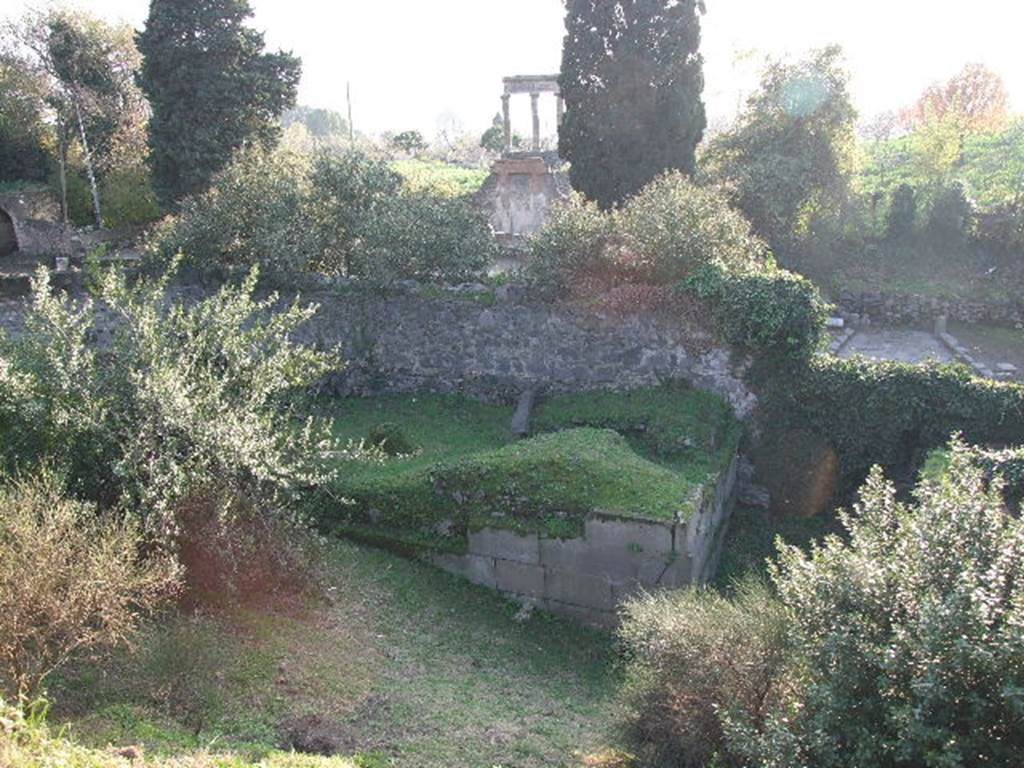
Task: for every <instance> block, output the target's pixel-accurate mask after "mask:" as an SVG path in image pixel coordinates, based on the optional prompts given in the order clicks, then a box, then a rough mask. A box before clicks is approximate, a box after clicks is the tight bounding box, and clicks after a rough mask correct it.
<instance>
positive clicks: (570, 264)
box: [527, 173, 767, 293]
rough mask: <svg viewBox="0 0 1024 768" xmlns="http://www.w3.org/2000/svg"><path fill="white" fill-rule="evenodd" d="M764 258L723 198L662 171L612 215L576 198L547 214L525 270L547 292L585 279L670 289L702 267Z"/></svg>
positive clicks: (751, 262)
mask: <svg viewBox="0 0 1024 768" xmlns="http://www.w3.org/2000/svg"><path fill="white" fill-rule="evenodd" d="M766 256H767V250H766V248H765V245H764V243H763V242H762V241H760V240H759V239H758V238H756V237H754V235H753V234H752V233H751V231H750V225H749V224H748V223H747V222H746V221H745V220H744V219H743V217H742V216H741V215H740V214H738V213H737V212H736V211H734V210H732V209H731V208H730V207H729V204H728V201H727V200H726V198H725V196H723V195H722V194H720V193H719V192H717V191H715V190H712V189H705V188H702V187H698V186H697V185H695V184H694V183H693V182H692V181H690V180H689V179H687V178H686V177H685V176H683V175H682V174H680V173H668V174H665V175H663V176H661V177H659V178H657V179H655V180H654V181H653V182H651V183H650V184H649V185H648V186H647V187H645V188H644V189H643V190H642V191H641V192H639V193H638V194H637V195H636V196H635V197H633V198H631V199H630V200H628V201H627V202H626V204H625V205H624V206H623V207H622V208H621V209H619V210H615V211H610V212H602V211H601V210H600V209H599V208H598V207H597V205H596V204H594V203H590V202H586V201H584V200H582V199H581V198H579V197H575V198H573V199H571V200H570V201H569V202H567V203H563V204H562V205H560V206H558V207H556V208H554V209H553V211H552V212H551V214H550V215H549V217H548V220H547V222H546V224H545V226H544V228H543V229H542V230H541V231H540V232H539V233H538V234H537V236H536V237H535V238H534V239H533V241H532V244H531V260H530V263H529V265H528V267H527V273H528V275H529V276H531V277H532V278H533V279H534V281H535V282H536V283H538V284H539V285H541V286H542V287H545V288H547V289H548V290H549V291H550V292H552V293H564V292H565V291H567V290H568V289H570V288H571V287H573V286H574V284H576V283H579V282H580V281H582V280H587V279H593V278H595V277H596V278H598V279H603V280H605V281H606V282H610V283H619V282H622V281H627V282H634V283H644V284H649V285H671V284H672V283H675V282H678V281H680V280H682V279H684V278H686V277H689V276H690V275H691V274H693V272H694V271H695V270H697V269H698V268H699V267H701V266H702V265H706V264H718V265H720V266H721V267H723V268H724V269H740V268H745V267H753V266H755V265H757V264H759V263H760V262H761V261H762V260H763V259H764V258H765V257H766Z"/></svg>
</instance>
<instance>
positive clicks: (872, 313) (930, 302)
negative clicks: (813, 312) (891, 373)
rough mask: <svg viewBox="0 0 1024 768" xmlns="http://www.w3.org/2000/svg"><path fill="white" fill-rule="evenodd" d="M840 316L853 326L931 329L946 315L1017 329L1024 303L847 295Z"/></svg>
mask: <svg viewBox="0 0 1024 768" xmlns="http://www.w3.org/2000/svg"><path fill="white" fill-rule="evenodd" d="M839 314H840V315H841V316H842V317H843V318H844V319H846V320H847V321H848V322H850V323H851V324H852V325H882V326H916V327H921V328H931V327H932V325H933V323H934V322H935V318H937V317H939V316H940V315H945V316H946V317H948V318H949V319H950V320H955V321H957V322H961V323H968V324H971V325H974V324H985V325H998V326H1008V327H1011V328H1013V327H1017V326H1019V325H1021V324H1024V301H1016V302H1012V301H1006V302H978V301H968V300H966V299H953V298H943V297H938V296H919V295H915V294H902V293H884V292H866V293H854V292H851V291H843V292H842V293H841V294H840V296H839Z"/></svg>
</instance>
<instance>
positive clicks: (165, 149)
mask: <svg viewBox="0 0 1024 768" xmlns="http://www.w3.org/2000/svg"><path fill="white" fill-rule="evenodd" d="M251 16H252V9H251V7H250V6H249V3H248V0H152V2H151V3H150V9H149V18H148V20H147V22H146V28H145V30H143V31H142V32H141V33H140V34H139V35H138V44H139V49H140V50H141V51H142V54H143V56H144V61H143V66H142V73H141V76H140V80H139V81H140V83H141V85H142V88H143V90H144V91H145V92H146V95H147V96H148V97H149V100H150V104H151V106H152V110H153V115H152V118H151V120H150V131H149V143H150V150H151V153H152V154H151V163H152V168H153V175H154V181H155V184H156V188H157V192H158V194H159V195H160V196H161V198H162V200H163V201H164V202H165V203H173V202H176V201H177V200H180V199H181V198H182V197H184V196H186V195H190V194H194V193H196V192H200V191H202V190H204V189H205V188H206V187H207V186H208V185H209V183H210V180H211V179H212V178H213V175H214V174H215V173H216V172H217V171H219V170H221V169H222V168H223V167H224V166H225V165H226V164H227V163H228V161H229V160H230V159H231V156H232V154H233V153H234V151H235V150H236V149H238V148H239V147H241V146H243V145H245V144H247V143H251V142H258V143H262V144H265V145H269V144H273V143H274V142H275V141H276V140H277V138H278V137H279V134H280V130H281V128H280V123H279V121H278V117H279V116H280V115H281V113H282V112H284V111H285V110H286V109H288V108H289V107H291V106H293V105H294V104H295V96H296V90H297V88H298V83H299V77H300V75H301V62H300V60H299V59H298V58H297V57H295V56H293V55H292V54H291V53H286V52H283V51H278V52H276V53H266V52H264V39H263V34H262V33H261V32H258V31H257V30H254V29H252V28H251V27H249V26H247V21H248V20H249V19H250V18H251Z"/></svg>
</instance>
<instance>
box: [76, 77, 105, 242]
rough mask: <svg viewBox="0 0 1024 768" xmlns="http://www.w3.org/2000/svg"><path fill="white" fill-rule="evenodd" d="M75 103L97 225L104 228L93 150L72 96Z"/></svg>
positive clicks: (80, 111)
mask: <svg viewBox="0 0 1024 768" xmlns="http://www.w3.org/2000/svg"><path fill="white" fill-rule="evenodd" d="M71 102H72V103H73V104H74V105H75V116H76V117H77V118H78V133H79V136H80V137H81V139H82V152H83V153H84V154H85V170H86V173H88V174H89V187H90V189H91V190H92V210H93V214H94V215H95V217H96V226H97V228H99V229H103V212H102V211H101V209H100V190H99V187H98V186H97V185H96V172H95V171H94V170H93V167H92V152H90V151H89V141H88V139H87V138H86V136H85V122H84V121H83V120H82V109H81V107H80V106H79V105H78V99H77V98H76V97H74V96H72V97H71Z"/></svg>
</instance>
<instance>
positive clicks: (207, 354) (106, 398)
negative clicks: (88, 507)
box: [0, 270, 338, 538]
mask: <svg viewBox="0 0 1024 768" xmlns="http://www.w3.org/2000/svg"><path fill="white" fill-rule="evenodd" d="M256 279H257V275H256V272H255V271H253V272H252V273H251V274H250V275H249V277H248V278H247V279H246V280H245V281H244V282H243V283H242V284H241V285H238V286H233V285H227V286H225V287H223V288H222V289H221V290H220V291H219V292H217V293H216V294H215V295H213V296H210V297H209V298H206V299H204V300H202V301H199V302H197V303H193V304H188V305H185V304H180V303H176V302H174V301H173V300H171V299H169V298H168V296H167V294H166V290H165V288H166V286H165V281H158V282H155V283H152V284H142V285H138V286H134V287H132V286H129V285H128V284H127V282H126V281H125V279H124V277H123V276H122V275H121V274H120V273H118V272H116V271H108V272H107V273H105V274H104V275H103V276H102V278H101V281H102V282H101V286H100V288H99V298H100V299H101V300H102V302H103V304H104V305H105V307H106V308H107V311H108V312H109V313H111V314H112V315H113V316H114V317H115V318H116V319H117V322H116V325H115V327H114V333H113V338H112V340H111V343H110V345H109V347H107V348H104V349H103V351H102V352H100V351H98V350H97V348H96V347H95V346H91V345H89V344H87V343H86V340H87V338H88V337H89V336H90V335H91V334H93V333H94V332H95V331H96V330H97V317H98V315H97V310H96V308H95V307H94V306H93V305H91V304H88V303H87V304H85V305H84V306H82V307H81V308H78V307H76V305H75V304H74V303H73V302H72V301H71V300H70V299H68V298H67V297H66V296H63V295H54V294H53V293H52V292H51V289H50V285H49V278H48V275H47V273H46V271H45V270H41V271H40V272H39V273H38V274H37V277H36V279H35V282H34V285H33V294H32V302H31V305H30V307H29V313H28V317H27V332H26V333H25V334H24V335H23V336H21V337H19V338H17V339H10V340H3V341H2V343H0V432H3V433H4V434H5V435H6V439H5V440H4V442H3V444H2V445H0V460H2V462H3V464H4V466H6V467H8V468H12V467H17V466H21V467H27V466H31V465H32V463H33V462H37V461H41V460H44V459H50V460H53V461H55V462H56V463H57V464H58V465H59V466H61V467H65V468H66V469H67V471H68V476H69V482H70V489H71V490H72V491H73V492H75V493H76V494H80V495H82V496H83V497H85V498H90V499H93V500H96V501H98V502H100V503H101V504H112V503H123V504H124V507H125V508H126V509H131V510H133V511H134V512H137V513H138V514H139V515H140V517H142V518H143V519H144V521H145V522H146V524H147V528H148V532H149V533H151V534H154V535H157V536H158V537H160V538H167V537H168V536H169V535H171V534H172V533H173V530H174V521H173V519H172V517H173V516H172V515H171V512H172V509H173V506H174V504H175V502H176V501H178V500H180V499H183V498H186V497H187V496H188V495H189V494H190V493H192V492H193V491H195V490H196V489H202V488H207V487H210V486H220V485H223V484H227V485H230V486H232V487H237V488H238V489H240V490H242V491H244V492H246V493H252V494H256V495H259V496H263V497H277V498H282V499H283V498H285V497H287V496H289V495H290V494H292V493H294V492H296V491H298V490H299V489H301V488H303V487H305V486H307V485H309V484H311V483H315V482H317V481H319V480H322V479H323V478H324V477H326V476H327V475H328V474H329V473H328V472H327V471H326V470H325V469H324V467H323V463H322V461H323V458H322V457H323V454H324V451H325V449H327V448H329V447H330V445H331V443H330V441H329V429H328V427H329V425H320V424H317V423H314V422H311V421H310V422H306V423H305V424H302V423H298V424H297V422H299V421H300V418H299V416H300V414H301V413H302V406H303V401H302V397H301V396H300V395H301V394H302V393H303V388H305V387H308V386H309V385H311V384H312V383H314V382H316V381H317V380H318V379H319V378H320V377H322V376H323V375H324V374H325V373H327V372H328V371H330V370H332V369H334V368H336V367H337V365H338V362H337V360H336V359H335V357H334V356H333V355H331V354H328V353H322V352H317V351H314V350H312V349H309V348H306V347H302V346H299V345H297V344H296V343H295V342H293V341H292V340H291V334H292V333H293V332H294V330H295V329H296V328H298V327H299V326H300V325H302V324H303V323H305V322H306V321H307V320H308V319H309V318H310V317H311V316H312V315H313V313H314V312H315V311H316V308H315V307H305V306H302V305H300V304H299V303H295V304H294V305H292V306H291V307H289V308H287V309H284V310H282V311H279V312H275V311H273V308H274V306H275V303H276V301H277V299H276V297H274V296H271V297H269V298H267V299H265V300H263V301H256V300H254V299H253V291H254V288H255V283H256Z"/></svg>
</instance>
